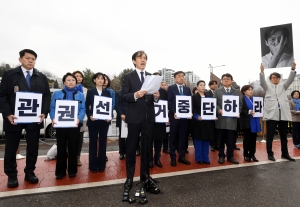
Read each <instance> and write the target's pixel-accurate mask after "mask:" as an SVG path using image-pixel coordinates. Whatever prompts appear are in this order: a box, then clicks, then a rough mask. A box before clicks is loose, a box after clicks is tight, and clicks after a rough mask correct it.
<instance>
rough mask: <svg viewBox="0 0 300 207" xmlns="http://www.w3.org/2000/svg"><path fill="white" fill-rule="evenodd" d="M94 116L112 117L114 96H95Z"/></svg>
mask: <svg viewBox="0 0 300 207" xmlns="http://www.w3.org/2000/svg"><path fill="white" fill-rule="evenodd" d="M93 118H94V119H101V120H108V119H109V120H111V119H112V98H109V97H104V96H95V97H94V107H93Z"/></svg>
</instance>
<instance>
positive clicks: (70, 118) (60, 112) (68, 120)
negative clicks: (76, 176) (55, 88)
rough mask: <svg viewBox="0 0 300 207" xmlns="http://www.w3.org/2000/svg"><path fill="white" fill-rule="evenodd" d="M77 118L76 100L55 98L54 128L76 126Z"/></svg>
mask: <svg viewBox="0 0 300 207" xmlns="http://www.w3.org/2000/svg"><path fill="white" fill-rule="evenodd" d="M77 120H78V101H73V100H56V102H55V115H54V121H55V123H56V124H55V125H54V128H59V127H62V128H63V127H77Z"/></svg>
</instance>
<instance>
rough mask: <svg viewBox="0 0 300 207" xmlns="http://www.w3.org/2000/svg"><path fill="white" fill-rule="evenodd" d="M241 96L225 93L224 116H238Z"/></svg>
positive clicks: (223, 102)
mask: <svg viewBox="0 0 300 207" xmlns="http://www.w3.org/2000/svg"><path fill="white" fill-rule="evenodd" d="M239 98H240V97H239V96H232V95H223V101H222V116H228V117H238V116H239V114H240V112H239V104H240V103H239Z"/></svg>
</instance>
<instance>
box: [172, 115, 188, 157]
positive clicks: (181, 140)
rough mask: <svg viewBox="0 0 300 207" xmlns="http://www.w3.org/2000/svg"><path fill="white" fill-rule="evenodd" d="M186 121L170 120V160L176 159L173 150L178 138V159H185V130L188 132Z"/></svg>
mask: <svg viewBox="0 0 300 207" xmlns="http://www.w3.org/2000/svg"><path fill="white" fill-rule="evenodd" d="M187 127H188V122H187V120H182V119H171V120H170V157H171V160H174V159H176V153H175V150H176V148H177V145H176V139H177V137H178V152H179V159H183V158H184V157H185V151H186V148H187V146H186V140H187V130H188V128H187Z"/></svg>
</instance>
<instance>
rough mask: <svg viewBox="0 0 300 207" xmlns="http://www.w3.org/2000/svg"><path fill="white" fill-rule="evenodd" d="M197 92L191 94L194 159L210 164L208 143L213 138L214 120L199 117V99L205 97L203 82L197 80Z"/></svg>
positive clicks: (200, 162)
mask: <svg viewBox="0 0 300 207" xmlns="http://www.w3.org/2000/svg"><path fill="white" fill-rule="evenodd" d="M197 89H198V92H197V93H196V94H195V95H193V97H192V102H193V122H194V144H195V159H196V162H197V163H199V164H210V160H209V144H210V141H212V140H213V139H214V131H215V128H214V122H215V120H202V118H201V99H202V98H204V97H205V95H204V90H205V82H204V81H203V80H200V81H198V82H197Z"/></svg>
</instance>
